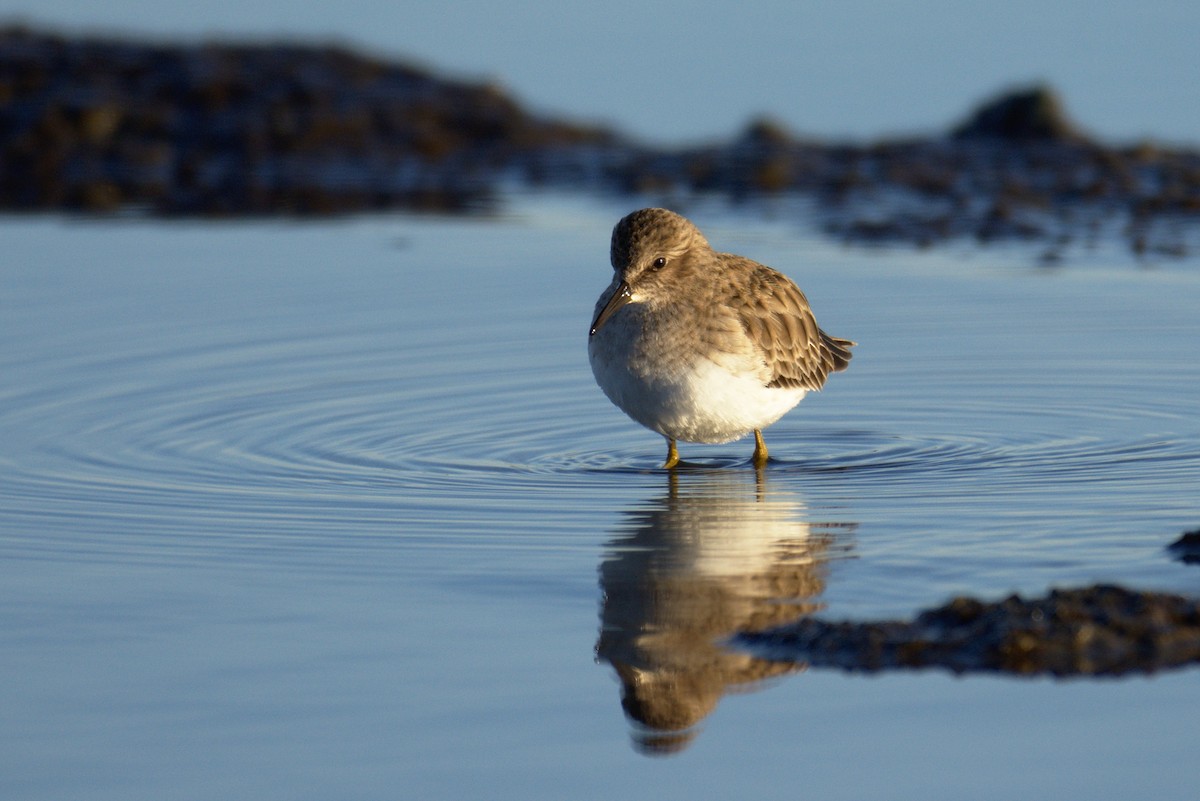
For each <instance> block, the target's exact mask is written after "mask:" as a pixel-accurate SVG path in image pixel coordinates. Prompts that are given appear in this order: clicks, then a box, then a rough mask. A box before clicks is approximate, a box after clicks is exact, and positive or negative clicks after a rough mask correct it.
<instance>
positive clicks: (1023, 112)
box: [952, 86, 1085, 142]
mask: <svg viewBox="0 0 1200 801" xmlns="http://www.w3.org/2000/svg"><path fill="white" fill-rule="evenodd" d="M952 135H953V137H954V138H955V139H960V140H971V139H998V140H1003V141H1006V142H1033V141H1042V142H1045V141H1056V142H1083V141H1085V137H1084V136H1083V135H1082V134H1081V133H1080V132H1079V130H1078V129H1077V128H1076V127H1075V125H1074V124H1073V123H1072V122H1071V121H1070V120H1068V119H1067V115H1066V111H1065V110H1064V109H1063V104H1062V101H1061V100H1059V98H1058V95H1056V94H1055V93H1054V92H1053V91H1052V90H1050V89H1049V88H1048V87H1045V86H1034V87H1031V88H1028V89H1016V90H1013V91H1011V92H1007V93H1005V94H1003V95H1001V96H1000V97H997V98H995V99H993V100H991V101H989V102H987V103H985V104H984V105H982V106H981V107H980V108H979V109H978V110H977V111H975V113H974V114H972V115H971V116H970V118H969V119H967V120H966V121H965V122H963V123H962V124H961V125H959V126H958V127H956V128H955V129H954V131H953V134H952Z"/></svg>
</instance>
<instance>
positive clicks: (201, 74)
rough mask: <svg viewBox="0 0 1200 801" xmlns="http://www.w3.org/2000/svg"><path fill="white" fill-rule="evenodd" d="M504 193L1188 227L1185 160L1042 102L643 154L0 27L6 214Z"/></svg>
mask: <svg viewBox="0 0 1200 801" xmlns="http://www.w3.org/2000/svg"><path fill="white" fill-rule="evenodd" d="M514 186H515V187H521V188H523V187H532V188H536V187H555V188H564V189H572V190H581V191H588V192H596V193H608V194H613V193H627V194H630V195H634V194H636V195H639V196H641V198H642V199H646V198H649V199H650V200H656V201H657V202H664V203H666V202H670V203H675V204H677V205H678V204H683V203H686V202H687V201H688V200H689V199H692V198H695V197H699V196H705V197H710V196H716V197H724V198H727V199H729V200H730V201H731V202H736V203H745V202H755V201H757V200H759V199H763V198H777V197H781V196H782V197H795V198H799V199H801V200H802V201H809V200H811V201H814V202H812V203H805V205H806V207H808V208H810V209H812V210H813V211H812V214H814V215H815V217H816V219H815V222H816V224H817V225H818V226H820V227H821V229H822V230H823V231H825V232H826V233H827V234H829V235H832V236H834V237H837V238H840V239H843V240H845V241H850V242H859V243H868V244H872V243H883V244H894V243H902V244H911V245H915V246H929V245H933V244H936V243H938V242H942V241H947V240H959V239H966V240H972V241H976V242H979V243H982V244H986V243H990V242H996V241H1024V242H1029V243H1033V244H1035V245H1036V246H1038V247H1039V248H1040V252H1041V256H1042V258H1043V259H1044V260H1045V261H1047V262H1052V261H1055V260H1057V259H1059V258H1061V257H1062V255H1063V253H1064V252H1065V251H1067V250H1069V249H1070V248H1071V247H1073V246H1076V245H1084V246H1087V245H1088V244H1089V243H1092V242H1094V240H1096V239H1097V238H1098V237H1101V236H1104V235H1107V234H1108V233H1110V232H1113V231H1115V232H1117V234H1118V235H1119V236H1120V238H1121V239H1122V241H1124V242H1126V243H1127V244H1128V247H1129V248H1130V250H1131V251H1132V252H1134V253H1135V254H1138V255H1146V256H1162V257H1181V256H1185V255H1187V254H1188V253H1189V251H1190V250H1193V249H1194V248H1195V246H1196V243H1195V239H1196V236H1195V232H1196V230H1197V229H1198V228H1200V226H1197V225H1196V223H1197V222H1200V150H1197V149H1190V148H1180V147H1167V146H1159V145H1153V144H1147V143H1141V144H1136V145H1131V146H1122V147H1114V146H1109V145H1105V144H1103V143H1100V142H1097V141H1095V140H1094V139H1091V138H1089V137H1088V136H1086V135H1085V134H1083V133H1082V132H1081V131H1079V130H1078V128H1077V127H1076V126H1075V125H1073V124H1072V123H1071V122H1070V121H1069V120H1068V119H1067V117H1066V115H1065V113H1064V112H1063V109H1062V105H1061V103H1060V101H1059V100H1058V98H1057V97H1056V96H1055V94H1054V93H1053V92H1052V91H1051V90H1049V89H1047V88H1045V87H1029V88H1024V89H1018V90H1014V91H1013V92H1010V93H1008V94H1005V95H1002V96H1000V97H998V98H995V99H994V100H991V101H988V102H986V103H984V104H983V105H982V106H981V107H980V108H979V109H977V110H976V111H974V112H973V113H971V114H970V115H968V116H967V117H966V118H965V120H964V121H963V122H962V123H961V124H960V125H958V126H956V127H955V128H954V129H953V130H952V131H948V132H943V133H938V134H935V135H931V136H928V137H923V138H911V139H905V140H892V141H881V142H876V143H869V144H858V143H848V142H835V143H830V142H819V141H813V140H809V139H805V138H802V137H798V136H796V135H795V134H793V133H791V132H789V131H787V130H786V129H784V128H783V127H782V126H780V125H777V124H774V123H772V122H771V121H769V120H765V119H763V120H757V121H754V122H751V123H750V124H749V125H748V126H747V127H746V129H745V130H744V131H743V132H742V133H741V134H739V135H737V136H735V137H733V138H732V139H731V140H730V141H727V142H720V143H715V144H712V145H708V146H702V147H687V148H682V147H681V148H663V147H650V146H647V145H645V144H642V143H639V142H636V141H634V140H632V139H631V138H629V137H627V136H625V135H623V134H622V133H621V132H619V131H615V130H612V129H609V128H604V127H599V126H593V125H585V124H580V123H577V122H573V121H570V120H564V119H555V118H549V117H545V116H540V115H536V114H533V113H530V112H529V111H527V110H525V109H524V108H522V107H521V105H520V104H519V103H518V102H517V101H516V100H514V99H513V98H512V97H510V96H509V95H508V94H506V93H505V92H504V91H502V90H501V89H499V88H497V87H495V86H490V85H486V84H480V83H471V82H464V81H458V80H450V79H446V78H442V77H438V76H436V75H434V74H432V73H430V72H429V71H427V70H424V69H420V68H417V67H414V66H410V65H405V64H401V63H396V62H391V61H385V60H380V59H377V58H373V57H370V56H367V55H363V54H359V53H355V52H352V51H351V50H348V49H345V48H342V47H335V46H319V45H302V44H217V43H201V44H184V45H181V44H161V43H153V42H140V41H134V40H127V39H118V38H99V37H73V36H72V37H68V36H61V35H57V34H54V33H46V32H41V31H35V30H31V29H29V28H23V27H17V26H10V27H6V28H0V210H3V211H6V212H9V213H12V212H41V211H51V210H53V211H61V210H66V211H70V212H76V213H85V214H111V213H116V212H121V213H140V214H146V215H156V216H220V217H228V216H245V215H336V214H348V213H356V212H363V211H373V210H386V209H407V210H424V211H434V212H478V211H488V210H492V209H495V208H497V207H498V206H499V205H500V204H501V203H502V199H503V193H504V191H505V190H506V189H508V188H512V187H514Z"/></svg>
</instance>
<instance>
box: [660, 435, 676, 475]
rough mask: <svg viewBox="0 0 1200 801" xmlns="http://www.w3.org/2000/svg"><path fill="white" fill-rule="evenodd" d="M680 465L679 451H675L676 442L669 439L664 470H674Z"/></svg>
mask: <svg viewBox="0 0 1200 801" xmlns="http://www.w3.org/2000/svg"><path fill="white" fill-rule="evenodd" d="M677 464H679V451H677V450H675V440H673V439H671V438H670V437H667V461H665V462H663V470H674V469H675V466H676V465H677Z"/></svg>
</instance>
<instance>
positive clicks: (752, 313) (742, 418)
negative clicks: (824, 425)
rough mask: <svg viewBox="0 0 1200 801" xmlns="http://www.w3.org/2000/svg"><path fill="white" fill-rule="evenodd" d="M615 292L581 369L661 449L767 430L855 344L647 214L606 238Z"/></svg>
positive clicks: (796, 295)
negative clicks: (661, 443) (587, 369)
mask: <svg viewBox="0 0 1200 801" xmlns="http://www.w3.org/2000/svg"><path fill="white" fill-rule="evenodd" d="M610 258H611V260H612V266H613V280H612V283H611V284H610V285H609V286H608V288H607V289H605V290H604V292H603V293H601V295H600V299H599V301H597V302H596V316H595V318H594V320H593V322H592V327H591V331H590V332H589V335H588V358H589V360H590V361H591V364H592V373H593V374H594V375H595V376H596V383H597V384H599V385H600V388H601V389H602V390H604V394H605V395H607V396H608V399H609V400H611V401H612V402H613V403H615V404H616V405H617V406H618V407H619V408H620V409H621V411H623V412H625V413H626V414H627V415H629V416H630V417H632V418H633V419H634V420H636V421H637V422H639V423H641V424H642V425H644V426H646V427H647V428H649V429H651V430H653V431H657V432H658V433H659V434H662V435H663V436H664V437H666V439H667V459H666V463H665V464H664V465H663V467H664V468H667V469H670V468H674V467H675V466H676V465H678V464H679V452H678V450H677V448H676V445H675V443H676V440H683V441H684V442H710V443H719V442H729V441H730V440H734V439H737V438H739V437H743V436H745V435H746V434H749V433H750V432H751V431H753V432H754V455H753V458H752V461H753V463H754V465H755V466H756V467H762V466H763V465H765V464H766V462H767V446H766V443H765V442H764V441H763V436H762V430H763V429H764V428H766V427H767V426H769V425H771V424H772V423H774V422H775V421H776V420H778V419H779V418H780V417H782V416H783V415H784V414H785V413H786V412H787V411H789V410H790V409H791V408H792V407H793V406H795V405H796V404H797V403H799V402H800V399H801V398H803V397H804V395H805V393H806V392H808V391H809V390H810V389H812V390H816V389H820V388H821V386H822V385H823V384H824V383H825V379H826V378H827V377H828V375H829V374H830V373H832V372H837V371H839V370H844V369H846V366H847V365H848V364H849V363H850V356H851V354H850V348H851V347H853V346H854V344H855V343H854V342H851V341H850V340H848V339H838V338H837V337H831V336H829V335H828V334H826V333H825V332H824V331H822V330H821V329H820V328H818V327H817V321H816V320H815V319H814V317H813V313H812V310H811V309H810V308H809V306H808V299H807V298H805V297H804V293H803V292H801V291H800V289H799V287H797V286H796V285H795V284H794V283H792V281H791V280H789V279H788V277H787V276H785V275H783V274H782V273H779V272H776V271H775V270H772V269H771V268H770V267H766V266H764V265H762V264H759V263H757V262H754V261H751V260H750V259H747V258H743V257H742V256H735V255H733V254H731V253H718V252H716V251H714V250H713V249H712V247H711V246H710V245H709V244H708V240H706V239H705V238H704V236H703V234H701V233H700V231H699V229H697V228H696V226H695V225H693V224H692V223H691V221H690V220H688V219H687V218H685V217H682V216H680V215H678V214H676V213H674V212H672V211H668V210H666V209H642V210H640V211H635V212H633V213H632V214H629V215H628V216H626V217H624V218H623V219H622V220H621V221H620V222H618V223H617V225H616V227H615V228H613V234H612V245H611V249H610Z"/></svg>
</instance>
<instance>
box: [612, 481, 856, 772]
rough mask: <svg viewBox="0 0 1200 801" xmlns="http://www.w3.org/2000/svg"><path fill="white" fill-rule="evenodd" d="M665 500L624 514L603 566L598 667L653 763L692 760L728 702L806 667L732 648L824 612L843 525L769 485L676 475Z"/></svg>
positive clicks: (636, 738) (640, 746)
mask: <svg viewBox="0 0 1200 801" xmlns="http://www.w3.org/2000/svg"><path fill="white" fill-rule="evenodd" d="M667 481H668V486H667V492H666V495H665V497H663V498H661V499H657V500H655V501H652V502H650V503H648V504H646V505H645V506H643V507H640V508H637V509H634V510H631V511H629V512H627V513H626V516H627V519H626V521H625V522H624V524H623V525H622V526H621V527H620V529H619V530H618V533H617V534H616V536H614V537H613V539H612V540H611V541H610V542H609V543H608V548H607V551H608V553H607V555H606V558H605V559H604V561H603V562H602V563H601V565H600V586H601V590H602V591H603V602H602V604H603V605H602V608H601V612H600V619H601V621H600V637H599V641H598V642H597V644H596V655H597V657H598V659H599V660H600V661H602V662H607V663H609V664H611V665H612V666H613V668H614V669H615V670H616V672H617V675H618V677H619V678H620V681H621V705H622V707H623V708H624V710H625V713H626V715H627V716H628V717H629V718H630V719H631V721H632V722H633V724H634V732H633V740H634V746H635V748H637V749H638V750H640V751H642V752H644V753H648V754H669V753H674V752H677V751H681V750H683V749H684V748H686V747H687V746H688V745H689V744H690V743H691V741H692V739H693V738H694V737H695V735H696V733H697V731H698V729H697V726H698V724H699V723H700V722H701V721H702V720H703V719H704V718H705V717H707V716H708V715H709V713H711V712H712V711H713V709H714V708H715V707H716V705H717V703H718V702H719V701H720V700H721V698H722V697H723V696H724V695H725V694H726V693H727V692H738V691H746V690H752V689H756V688H757V687H758V686H759V685H760V684H761V683H762V682H764V681H766V680H769V679H771V678H773V677H776V676H781V675H784V674H787V673H792V672H796V671H798V670H803V668H804V666H803V665H799V666H798V665H796V664H794V663H793V664H786V663H780V662H772V661H768V660H765V659H761V658H756V657H753V656H751V655H749V654H746V653H743V652H739V651H735V650H731V649H728V648H726V647H725V645H724V641H725V640H726V639H727V638H729V637H731V636H733V635H734V634H737V633H739V632H753V631H761V630H763V629H767V628H773V627H775V626H780V625H783V624H785V623H790V622H793V621H795V620H797V619H799V618H801V617H804V616H805V615H809V614H812V613H813V612H815V611H817V610H819V609H820V608H821V604H820V603H819V602H818V601H817V598H818V596H819V595H820V594H821V592H822V591H823V590H824V588H825V576H826V570H827V561H828V559H829V558H830V556H831V554H833V553H835V552H837V551H838V550H842V549H844V546H842V545H840V543H839V542H838V539H837V536H836V535H837V529H838V528H839V526H835V525H820V524H813V523H810V522H807V521H806V520H805V519H804V507H803V505H802V504H801V503H800V502H799V501H798V500H797V499H795V498H794V497H790V496H789V495H788V494H786V493H776V492H772V491H771V490H770V488H769V487H768V486H767V484H766V483H765V478H764V474H762V473H759V474H758V475H757V476H756V475H754V474H751V473H748V472H746V471H740V470H739V471H736V472H734V471H724V470H711V469H697V470H685V471H672V473H671V474H670V475H669V477H668V478H667Z"/></svg>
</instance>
